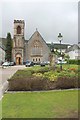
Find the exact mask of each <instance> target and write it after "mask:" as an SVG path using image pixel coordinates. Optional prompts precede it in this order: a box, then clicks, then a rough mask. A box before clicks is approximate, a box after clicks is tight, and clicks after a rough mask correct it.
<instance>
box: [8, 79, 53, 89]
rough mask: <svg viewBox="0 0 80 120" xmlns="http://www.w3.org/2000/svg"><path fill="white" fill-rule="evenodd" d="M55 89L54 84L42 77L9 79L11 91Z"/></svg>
mask: <svg viewBox="0 0 80 120" xmlns="http://www.w3.org/2000/svg"><path fill="white" fill-rule="evenodd" d="M49 89H54V84H52V83H51V82H50V81H49V80H47V79H44V78H41V77H27V78H23V79H21V78H19V79H12V80H10V81H9V89H8V90H9V91H35V90H49Z"/></svg>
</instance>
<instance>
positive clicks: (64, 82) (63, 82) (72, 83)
mask: <svg viewBox="0 0 80 120" xmlns="http://www.w3.org/2000/svg"><path fill="white" fill-rule="evenodd" d="M77 87H78V77H72V78H70V77H59V78H58V79H57V81H56V88H57V89H69V88H77Z"/></svg>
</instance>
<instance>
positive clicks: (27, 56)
mask: <svg viewBox="0 0 80 120" xmlns="http://www.w3.org/2000/svg"><path fill="white" fill-rule="evenodd" d="M24 28H25V22H24V20H14V36H13V48H12V60H13V61H14V62H15V63H16V64H17V65H20V64H24V63H25V62H26V61H27V60H30V61H33V62H34V63H40V62H43V61H49V54H50V49H49V47H48V46H47V44H46V42H45V40H44V39H43V37H42V36H41V35H40V33H39V32H38V30H37V29H36V31H35V32H34V33H33V35H32V36H31V37H30V39H29V40H25V37H24V32H25V31H24Z"/></svg>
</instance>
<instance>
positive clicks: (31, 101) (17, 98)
mask: <svg viewBox="0 0 80 120" xmlns="http://www.w3.org/2000/svg"><path fill="white" fill-rule="evenodd" d="M2 115H3V118H63V117H64V118H75V117H77V115H78V91H77V90H69V91H67V90H64V91H46V92H22V93H7V94H5V95H4V97H3V100H2Z"/></svg>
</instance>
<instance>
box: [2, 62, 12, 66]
mask: <svg viewBox="0 0 80 120" xmlns="http://www.w3.org/2000/svg"><path fill="white" fill-rule="evenodd" d="M2 66H10V62H4V63H3V64H2Z"/></svg>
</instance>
